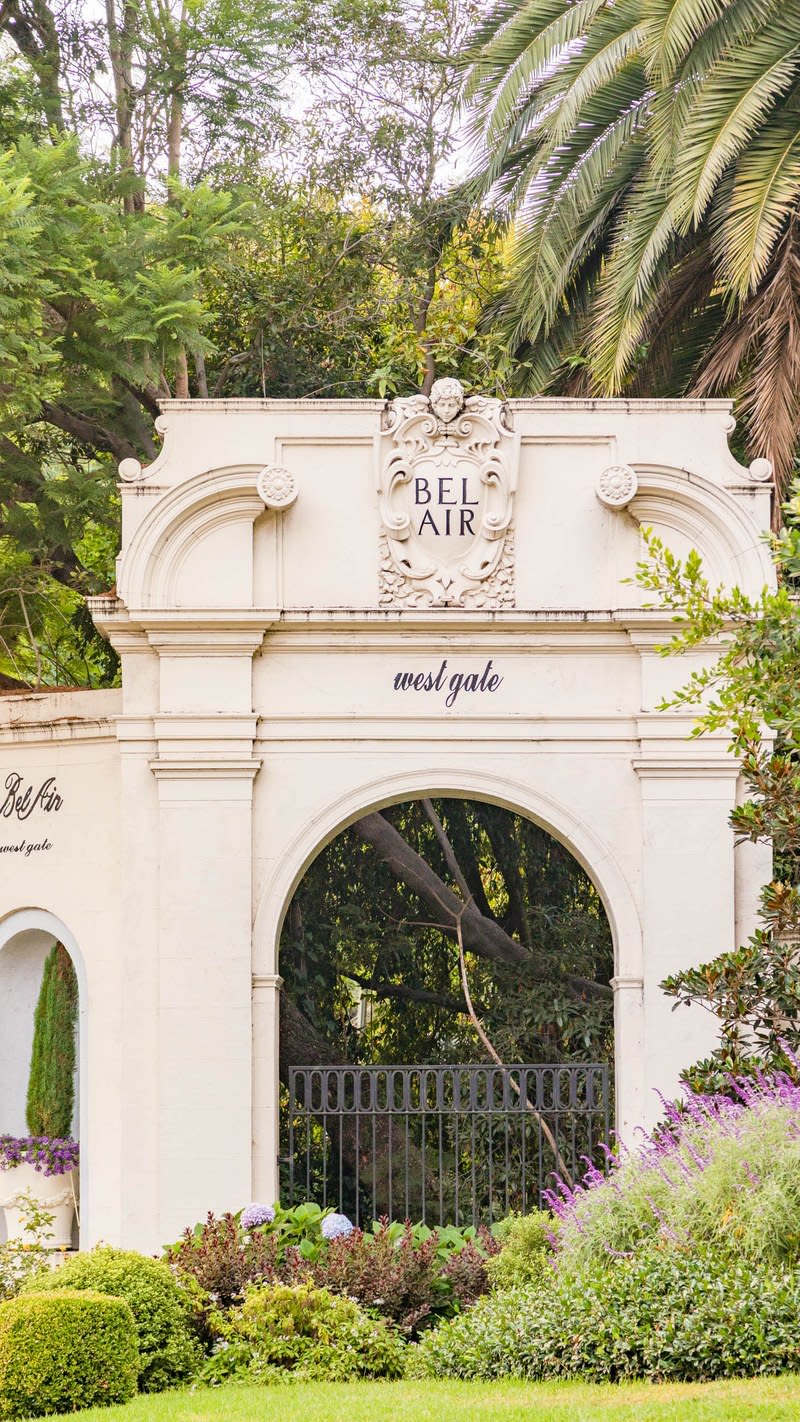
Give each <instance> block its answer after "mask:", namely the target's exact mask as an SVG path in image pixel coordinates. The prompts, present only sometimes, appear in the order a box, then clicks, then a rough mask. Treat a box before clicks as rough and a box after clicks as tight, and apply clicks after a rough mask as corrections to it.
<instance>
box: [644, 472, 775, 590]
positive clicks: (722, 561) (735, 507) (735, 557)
mask: <svg viewBox="0 0 800 1422" xmlns="http://www.w3.org/2000/svg"><path fill="white" fill-rule="evenodd" d="M633 467H634V468H635V470H636V474H637V477H638V481H639V487H638V491H637V493H636V494H635V496H634V497H633V498H632V499H631V501H630V503H628V504H627V506H626V507H627V512H628V513H629V514H630V515H631V516H632V518H634V519H635V521H636V522H637V523H638V524H639V525H640V527H642V528H651V529H652V530H653V532H654V533H655V534H657V535H658V537H659V538H661V539H662V541H663V542H664V544H665V545H666V547H667V548H669V549H670V551H671V552H672V553H674V554H675V556H676V557H678V558H685V556H686V554H687V553H688V552H689V551H690V549H696V551H697V552H698V553H699V554H700V556H701V558H702V560H703V569H704V573H705V576H706V578H707V579H708V581H709V583H710V584H711V585H712V587H716V586H718V585H720V584H723V585H724V586H726V587H733V586H734V585H735V586H737V587H740V588H742V589H744V590H745V591H746V592H750V593H758V592H759V591H760V589H761V588H762V587H764V585H765V584H766V585H767V586H770V587H771V586H774V583H775V569H774V566H773V564H772V560H771V558H770V555H769V548H768V545H767V543H766V541H765V540H764V538H763V536H762V535H761V534H760V533H759V531H758V529H757V527H756V525H755V524H754V521H753V518H752V515H751V513H750V512H749V510H748V509H747V507H746V506H745V507H742V504H741V502H740V500H739V499H737V498H736V497H735V496H734V495H733V494H731V493H730V492H729V490H727V489H724V488H721V487H720V485H719V484H715V483H713V482H712V481H711V480H710V479H706V478H704V477H703V476H702V475H700V474H694V473H690V472H689V471H687V470H685V469H672V468H668V467H666V466H663V465H658V464H636V465H634V466H633ZM748 492H754V491H753V490H752V489H751V490H748Z"/></svg>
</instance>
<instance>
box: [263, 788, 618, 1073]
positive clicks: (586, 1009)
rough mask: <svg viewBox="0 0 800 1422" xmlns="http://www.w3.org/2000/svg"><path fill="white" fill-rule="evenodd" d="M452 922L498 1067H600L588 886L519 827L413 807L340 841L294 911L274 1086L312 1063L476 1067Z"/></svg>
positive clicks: (600, 979)
mask: <svg viewBox="0 0 800 1422" xmlns="http://www.w3.org/2000/svg"><path fill="white" fill-rule="evenodd" d="M429 810H430V811H432V812H433V816H435V817H436V818H438V821H439V824H440V826H441V828H442V831H443V836H444V841H446V846H447V847H445V843H444V842H443V840H442V839H440V837H439V835H438V834H437V831H436V828H435V824H434V819H433V818H432V816H431V814H430V813H429ZM462 884H465V885H466V886H467V888H468V890H469V895H468V898H467V895H465V894H464V892H463V888H462V887H461V885H462ZM466 902H468V908H467V910H466V911H464V912H463V914H462V910H464V904H465V903H466ZM459 914H462V916H461V928H462V934H463V940H464V946H465V950H466V951H465V961H466V971H467V977H468V985H469V990H470V996H471V998H472V1000H473V1003H474V1005H475V1008H476V1011H477V1014H478V1016H479V1020H480V1022H481V1023H482V1026H483V1027H484V1029H485V1031H486V1032H487V1033H488V1035H489V1037H490V1039H491V1040H492V1043H493V1046H494V1047H495V1049H496V1050H497V1051H498V1052H499V1053H500V1055H501V1056H502V1058H503V1059H504V1060H505V1061H532V1062H536V1061H562V1060H563V1061H581V1060H583V1061H586V1060H598V1059H601V1058H603V1057H606V1056H608V1055H610V1053H611V1049H612V1041H613V1034H612V992H611V988H610V986H609V979H610V977H611V976H612V973H613V952H612V945H611V934H610V930H609V926H608V922H607V919H606V917H605V913H604V911H603V908H602V905H601V903H600V900H599V897H598V894H597V891H596V889H595V888H594V885H593V884H592V883H591V881H590V880H589V878H588V877H587V875H586V874H585V873H584V872H583V870H582V869H581V868H580V866H579V865H578V864H577V863H576V861H575V860H574V859H573V858H572V856H571V855H570V854H569V852H568V851H567V850H566V849H564V848H563V846H562V845H560V844H559V843H558V842H557V841H556V840H554V839H553V838H552V837H551V836H550V835H548V834H546V833H545V832H544V831H543V830H541V829H539V828H538V826H536V825H534V824H533V823H532V822H531V821H529V820H527V819H525V818H524V817H523V816H521V815H513V814H511V813H510V812H509V811H507V810H503V809H501V808H499V807H497V806H493V805H488V804H484V803H482V802H478V801H464V800H437V801H436V802H434V803H433V804H431V803H430V802H427V801H419V800H417V801H410V802H407V803H405V804H403V805H399V806H394V807H392V808H391V809H388V810H385V811H383V812H382V814H373V815H368V816H365V817H364V818H363V819H361V820H359V821H357V822H356V823H355V824H354V825H353V826H352V827H351V828H350V829H348V830H346V831H344V832H343V833H342V834H340V835H338V836H337V838H336V839H335V840H333V841H332V843H331V844H330V845H328V847H327V848H326V849H325V850H323V851H322V853H321V854H320V855H319V856H318V857H317V859H316V860H315V861H314V863H313V865H312V866H311V867H310V869H309V870H308V871H307V873H306V875H305V877H304V879H303V881H302V883H301V884H300V887H299V888H298V890H297V893H296V894H295V897H294V899H293V900H292V903H291V905H290V907H289V911H288V914H287V918H286V924H285V927H284V931H283V936H282V940H281V956H280V962H281V973H282V974H283V976H284V979H285V983H286V988H285V991H284V993H283V994H282V998H283V1003H282V1012H283V1014H284V1016H283V1021H282V1029H283V1030H282V1038H281V1053H282V1064H283V1068H284V1075H286V1070H287V1068H288V1067H289V1066H291V1065H297V1064H307V1063H309V1062H316V1061H320V1062H325V1061H329V1062H335V1061H343V1060H357V1061H363V1062H382V1061H383V1062H387V1061H406V1062H415V1061H445V1062H446V1061H453V1060H466V1061H469V1060H477V1061H483V1060H485V1059H486V1053H485V1049H484V1046H483V1044H482V1042H481V1040H480V1038H479V1036H478V1035H477V1033H476V1030H475V1025H474V1022H473V1021H472V1020H471V1018H470V1015H469V1013H468V1010H467V1003H466V1001H465V997H464V992H463V985H462V979H461V974H460V970H459V955H458V945H457V941H456V939H457V930H456V919H457V918H458V916H459ZM362 994H364V995H366V999H367V1003H368V1008H367V1010H366V1011H364V1012H363V1013H362V1016H361V1020H360V1022H359V1019H358V1013H357V1011H356V1008H355V1004H356V1000H357V999H358V998H359V996H360V995H362Z"/></svg>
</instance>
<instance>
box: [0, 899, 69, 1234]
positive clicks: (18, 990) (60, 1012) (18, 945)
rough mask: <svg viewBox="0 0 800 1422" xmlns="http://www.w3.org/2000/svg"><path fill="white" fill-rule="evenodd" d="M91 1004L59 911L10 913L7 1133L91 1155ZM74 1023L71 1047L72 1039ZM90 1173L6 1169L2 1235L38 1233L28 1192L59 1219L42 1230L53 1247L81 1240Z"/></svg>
mask: <svg viewBox="0 0 800 1422" xmlns="http://www.w3.org/2000/svg"><path fill="white" fill-rule="evenodd" d="M56 979H57V980H58V984H57V985H56V986H55V989H54V982H55V980H56ZM48 981H49V989H48V986H47V985H48ZM70 1000H71V1001H72V1003H73V1006H72V1007H71V1008H70V1007H69V1005H68V1004H69V1002H70ZM85 1002H86V994H85V981H84V966H83V960H82V957H81V955H80V953H79V951H78V950H77V946H76V944H75V941H74V939H73V937H72V935H71V934H70V932H69V930H68V929H67V928H66V926H65V925H64V924H63V923H61V921H60V920H59V919H57V918H56V917H55V916H54V915H53V914H50V913H47V912H45V911H43V910H39V909H25V910H20V911H17V912H14V913H12V914H10V915H8V916H7V917H6V918H4V919H2V920H0V1102H2V1116H1V1117H0V1133H2V1134H3V1135H8V1136H11V1137H12V1138H15V1139H16V1140H21V1141H25V1140H28V1139H29V1138H31V1137H39V1138H41V1137H46V1138H49V1139H58V1140H64V1139H66V1140H67V1141H68V1142H69V1141H71V1142H75V1143H78V1145H79V1151H80V1156H82V1155H83V1145H84V1141H83V1137H84V1134H85V1131H84V1123H85V1084H86V1072H85V1057H86V1031H85V1025H86V1014H85ZM73 1014H74V1015H73ZM37 1017H38V1018H39V1019H40V1020H39V1023H38V1026H37ZM70 1017H72V1021H70ZM70 1027H71V1030H72V1051H71V1053H70V1048H69V1044H68V1042H67V1037H68V1035H69V1030H70ZM70 1054H72V1055H73V1064H72V1068H71V1071H70V1070H69V1068H65V1070H67V1071H68V1073H69V1074H68V1076H66V1077H64V1078H63V1079H62V1078H61V1077H60V1072H61V1070H62V1066H63V1061H64V1059H65V1055H66V1058H67V1059H68V1058H69V1055H70ZM67 1117H69V1121H67ZM67 1153H69V1149H68V1151H67ZM20 1172H22V1173H20ZM18 1176H19V1178H17V1177H18ZM80 1178H81V1174H80V1166H78V1167H76V1168H75V1170H74V1171H69V1170H67V1171H65V1172H63V1173H59V1172H54V1173H53V1174H52V1175H50V1176H48V1175H45V1174H44V1173H43V1172H42V1171H40V1170H33V1169H32V1168H29V1167H26V1166H22V1167H19V1168H18V1169H17V1170H16V1171H9V1170H6V1171H4V1172H3V1174H2V1176H0V1181H2V1184H3V1186H4V1187H5V1188H4V1190H3V1201H4V1204H7V1206H8V1208H7V1210H0V1242H4V1241H5V1240H6V1239H7V1237H9V1234H11V1235H17V1234H18V1232H19V1230H20V1229H21V1230H23V1234H22V1235H21V1238H23V1240H24V1241H25V1242H26V1243H31V1242H33V1240H34V1238H35V1237H37V1236H36V1234H35V1232H34V1230H33V1229H32V1220H31V1216H30V1214H29V1213H28V1211H27V1207H26V1206H23V1209H22V1213H21V1215H20V1214H19V1213H18V1212H17V1210H16V1205H15V1204H14V1203H13V1202H14V1201H15V1200H16V1197H17V1195H18V1194H20V1195H22V1196H23V1198H25V1199H27V1197H28V1196H31V1197H33V1198H34V1199H35V1200H37V1201H38V1202H40V1208H41V1209H42V1211H43V1212H44V1214H45V1215H46V1216H49V1219H50V1222H49V1223H45V1224H44V1225H43V1226H42V1234H41V1238H42V1241H43V1242H44V1243H45V1244H46V1246H47V1247H49V1248H59V1249H63V1248H74V1249H77V1248H79V1247H80V1202H81V1191H80V1184H79V1181H80ZM85 1193H86V1192H85V1191H84V1200H85Z"/></svg>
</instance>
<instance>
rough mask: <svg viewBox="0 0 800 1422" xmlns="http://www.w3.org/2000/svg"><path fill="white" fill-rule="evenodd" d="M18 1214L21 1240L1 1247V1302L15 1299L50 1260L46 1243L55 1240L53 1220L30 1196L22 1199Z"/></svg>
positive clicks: (20, 1198) (21, 1197)
mask: <svg viewBox="0 0 800 1422" xmlns="http://www.w3.org/2000/svg"><path fill="white" fill-rule="evenodd" d="M19 1212H20V1215H21V1216H22V1222H23V1223H22V1236H21V1237H20V1238H19V1239H9V1240H8V1241H7V1242H6V1243H5V1244H2V1245H0V1302H2V1301H3V1300H5V1299H13V1298H15V1297H16V1295H17V1294H18V1293H19V1292H20V1290H21V1289H22V1288H23V1287H24V1285H25V1284H26V1283H27V1281H28V1279H30V1278H32V1277H33V1275H34V1274H37V1273H38V1272H39V1270H41V1269H44V1267H45V1265H46V1264H48V1262H49V1259H50V1254H49V1251H48V1249H47V1247H46V1245H45V1244H44V1240H46V1239H47V1238H48V1237H50V1238H52V1230H51V1228H50V1226H51V1225H52V1223H53V1216H52V1215H51V1214H49V1213H48V1211H47V1210H44V1209H42V1207H41V1205H40V1204H39V1203H38V1201H36V1200H34V1199H33V1198H32V1197H31V1196H30V1194H28V1196H27V1198H26V1197H25V1195H21V1196H20V1197H19Z"/></svg>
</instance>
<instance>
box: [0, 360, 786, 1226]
mask: <svg viewBox="0 0 800 1422" xmlns="http://www.w3.org/2000/svg"><path fill="white" fill-rule="evenodd" d="M448 401H452V402H453V403H452V404H451V405H448ZM437 402H438V403H437ZM453 411H455V412H456V413H455V414H453V413H452V412H453ZM732 427H733V421H732V419H731V416H730V407H729V405H728V403H727V402H724V401H631V402H627V401H582V400H550V399H541V400H518V401H512V402H510V403H509V404H508V406H506V407H504V408H502V409H501V408H500V406H499V403H498V402H494V401H486V400H482V399H479V398H477V397H475V398H474V399H473V400H471V401H467V402H466V405H465V406H463V407H462V400H461V394H460V391H459V390H455V391H454V390H453V389H452V388H450V389H449V391H448V390H447V389H446V390H444V391H441V390H440V391H439V392H438V395H436V394H435V398H434V407H433V409H431V407H430V405H429V403H428V402H427V401H426V400H425V399H424V398H423V397H419V396H418V397H412V398H411V400H408V401H402V402H395V406H394V407H393V408H387V407H386V406H385V405H384V404H383V402H380V401H313V402H311V401H260V400H241V401H191V402H190V401H177V400H173V401H168V402H166V404H165V406H164V412H163V414H162V416H161V417H160V418H159V420H158V421H157V429H158V431H159V433H160V434H161V435H162V436H163V437H164V444H163V449H162V452H161V454H160V455H159V457H158V459H157V460H156V461H155V463H154V464H152V465H151V466H150V467H149V468H146V469H144V470H142V469H141V468H140V466H139V465H138V464H137V463H136V461H133V460H127V461H125V462H124V464H123V466H122V467H121V469H120V473H121V476H122V480H123V482H122V486H121V487H122V495H123V536H122V551H121V554H120V558H119V566H118V579H117V595H115V596H109V597H107V598H102V599H96V600H95V601H94V604H93V613H94V616H95V620H96V621H97V623H98V625H99V626H100V627H101V628H102V629H103V630H104V631H106V632H107V634H108V635H109V637H110V638H111V640H112V641H113V643H114V645H115V646H116V647H117V649H118V651H119V652H120V654H121V656H122V664H123V676H122V690H121V691H100V692H72V693H67V692H55V693H46V694H38V693H37V694H30V695H16V694H15V695H8V696H5V697H3V698H2V700H1V701H0V746H2V770H1V771H0V796H2V797H4V799H2V800H0V807H2V814H0V949H2V950H3V951H2V952H0V1009H3V1010H7V1005H8V1003H9V1002H10V1001H11V995H10V989H11V986H12V981H13V978H14V972H15V969H14V963H15V962H16V961H21V959H20V957H19V955H20V953H21V952H22V949H21V948H20V945H21V944H23V945H24V942H25V941H30V938H29V935H30V933H31V931H32V930H33V931H35V932H36V933H40V932H50V933H51V934H52V935H53V936H54V937H55V936H60V937H61V938H62V941H64V942H65V943H66V944H67V946H68V947H69V948H70V951H72V952H73V953H74V956H75V957H76V961H77V962H78V965H79V973H80V975H81V1008H82V1034H81V1042H82V1056H83V1066H82V1099H81V1133H82V1170H81V1175H82V1181H81V1192H82V1243H83V1244H84V1245H87V1244H89V1243H91V1242H93V1241H95V1240H98V1239H105V1240H110V1241H113V1242H119V1243H123V1244H126V1245H129V1246H132V1247H136V1248H140V1249H144V1250H148V1251H150V1250H155V1249H157V1248H159V1246H160V1245H161V1244H162V1243H163V1242H164V1241H166V1240H169V1239H171V1238H174V1237H176V1235H177V1234H178V1233H179V1232H180V1230H181V1229H182V1228H183V1227H184V1226H185V1225H186V1224H188V1223H191V1222H193V1221H195V1220H197V1219H199V1218H201V1217H202V1216H203V1215H204V1214H205V1212H206V1211H207V1210H208V1209H214V1210H224V1209H226V1208H238V1207H239V1206H241V1205H242V1204H244V1203H245V1202H246V1201H247V1200H248V1199H250V1198H256V1199H263V1200H269V1199H272V1198H273V1197H274V1195H275V1193H276V1178H277V1095H278V1088H277V1010H278V994H279V991H280V977H279V972H280V964H279V963H278V961H277V944H278V938H279V933H280V927H281V923H282V919H283V915H284V913H285V911H286V907H287V904H288V901H289V899H290V897H291V894H292V892H293V890H294V888H295V886H296V885H297V883H298V881H299V880H300V878H301V876H302V874H303V872H304V870H305V868H306V867H307V865H308V864H309V862H310V860H311V859H312V858H313V857H314V855H315V854H316V853H317V852H318V851H319V849H320V848H321V846H322V845H323V844H324V843H325V842H326V841H327V840H329V839H330V838H332V837H333V836H334V835H335V834H336V833H337V832H338V831H339V830H340V829H341V828H343V826H344V825H346V824H347V823H349V822H350V821H352V820H354V819H356V818H358V817H359V816H360V815H361V814H363V813H364V812H365V811H366V810H369V809H373V808H376V807H380V806H382V805H386V804H389V803H391V802H393V801H398V800H402V799H405V798H407V797H409V796H412V795H415V794H437V793H439V794H450V795H464V796H473V797H484V798H486V799H489V800H492V801H495V802H497V803H499V804H502V805H506V806H508V807H509V808H512V809H515V810H518V811H521V812H523V813H525V814H528V815H530V816H531V817H532V818H533V819H535V820H536V821H537V822H538V823H540V824H542V825H543V826H545V827H546V828H547V829H549V830H550V831H551V832H552V833H553V834H555V835H556V836H557V837H558V838H559V839H561V840H562V841H563V842H564V843H565V844H566V845H567V846H568V847H569V848H570V849H571V851H572V852H573V853H574V854H575V855H576V857H577V858H578V859H579V860H580V862H581V863H582V864H583V865H584V867H585V868H586V869H587V871H588V872H589V873H590V874H591V876H592V878H593V879H594V882H595V883H596V885H597V887H598V889H599V892H600V893H601V895H602V897H603V901H604V903H605V906H606V909H607V911H608V916H609V919H610V922H611V926H612V930H613V935H614V943H615V953H616V967H615V977H614V988H615V1002H616V1008H615V1011H616V1018H615V1022H616V1079H617V1103H618V1117H619V1120H618V1124H619V1127H620V1129H621V1130H622V1132H623V1133H624V1134H626V1135H627V1136H628V1137H631V1135H632V1133H633V1131H634V1129H635V1127H636V1126H637V1125H639V1124H646V1123H647V1122H651V1121H652V1120H653V1119H654V1118H655V1117H656V1116H657V1114H658V1109H659V1107H658V1101H657V1098H656V1096H655V1089H656V1088H658V1089H660V1090H662V1091H665V1092H670V1091H672V1090H673V1089H674V1087H675V1083H676V1079H677V1075H678V1072H679V1070H680V1068H681V1067H682V1066H684V1065H685V1064H687V1063H688V1062H690V1061H691V1060H693V1059H694V1058H696V1057H697V1056H698V1055H700V1054H701V1053H704V1052H705V1051H706V1050H707V1048H708V1046H709V1044H710V1030H711V1029H710V1019H708V1018H707V1017H706V1015H705V1014H703V1013H702V1012H696V1013H695V1012H686V1011H682V1012H680V1013H678V1014H672V1012H671V1010H670V1004H669V1002H668V1001H667V999H666V998H665V997H664V996H663V994H662V993H661V992H660V989H659V987H658V984H659V982H660V980H661V979H662V978H663V977H664V975H665V974H666V973H668V972H671V971H675V970H676V969H678V968H679V967H681V966H683V965H685V964H688V963H691V962H696V961H700V960H703V959H706V958H708V957H710V956H712V955H713V954H715V953H717V952H719V951H721V950H723V949H725V948H729V947H731V946H732V945H733V943H734V942H735V941H737V940H741V939H742V937H743V936H744V935H746V934H747V933H748V932H749V931H750V929H751V927H752V920H753V916H754V911H755V905H756V899H757V890H758V886H759V884H760V882H761V881H762V880H763V878H765V877H766V874H767V865H766V861H765V857H764V855H763V853H761V851H758V850H753V849H750V848H739V849H737V850H734V845H733V836H732V834H731V832H730V830H729V828H728V824H727V819H728V815H729V813H730V810H731V808H732V806H733V804H734V803H735V798H736V795H737V779H738V777H737V769H736V765H735V763H734V762H733V761H732V760H731V759H730V757H729V756H728V755H727V753H726V750H725V746H724V743H723V742H720V741H715V740H713V739H705V740H700V741H698V740H692V741H690V740H689V739H687V735H688V731H689V729H690V718H689V717H687V716H685V715H683V714H678V713H674V712H671V713H662V712H659V711H658V710H657V706H658V703H659V701H660V700H661V698H662V696H663V695H664V693H665V692H666V691H668V690H669V688H670V687H672V686H674V685H677V684H678V683H679V682H680V681H682V680H683V679H684V678H685V677H686V675H687V674H688V672H689V670H690V667H691V665H692V662H690V661H689V660H688V659H684V660H683V661H680V662H674V661H665V660H664V659H663V658H662V657H660V656H659V654H658V652H657V650H656V648H657V645H658V644H659V643H660V642H662V641H663V640H664V639H665V635H666V633H667V631H668V628H669V623H668V620H667V619H665V618H664V616H663V615H661V614H659V613H658V612H656V611H652V610H647V609H644V608H643V607H642V605H641V597H640V594H639V593H638V591H637V590H636V589H635V588H634V587H632V586H631V585H630V583H629V582H627V581H625V580H627V579H630V577H631V575H632V573H633V571H634V568H635V564H636V561H637V559H638V558H639V556H640V555H641V532H640V528H641V526H642V525H646V526H652V527H653V528H654V529H655V530H656V531H657V532H659V533H660V534H661V535H662V537H663V538H664V540H665V541H666V542H667V543H668V545H669V546H670V547H671V548H672V549H673V551H675V552H676V553H678V554H682V553H685V551H686V550H687V549H688V548H690V547H696V548H697V549H698V550H699V551H700V553H701V554H702V556H703V558H704V560H705V563H706V566H707V569H708V572H709V575H710V577H711V578H712V580H715V581H720V582H725V583H728V584H732V583H738V584H739V585H741V586H744V587H746V588H747V589H749V590H750V591H753V590H756V589H758V588H760V587H761V586H762V585H763V583H765V582H768V581H770V579H771V576H772V573H771V568H770V563H769V558H768V554H767V550H766V548H765V545H764V542H763V533H764V531H765V530H766V529H767V528H768V526H769V510H770V489H769V487H768V485H767V484H766V483H765V481H764V475H765V472H766V473H768V472H769V471H768V470H767V471H765V470H764V469H763V468H762V467H760V466H759V465H757V466H754V467H753V469H752V470H748V469H746V468H743V467H742V466H740V465H739V464H737V463H736V461H735V460H734V459H733V457H732V455H731V454H730V452H729V449H728V446H727V436H728V434H729V433H730V430H731V429H732ZM448 510H454V512H452V513H450V514H448ZM461 510H464V511H465V512H464V513H463V514H462V512H461ZM426 512H427V513H429V514H430V517H429V518H427V519H426V518H425V515H426ZM448 527H449V533H448V531H447V530H448ZM442 550H445V551H442ZM694 660H695V664H696V661H697V659H694ZM445 662H446V666H445V667H443V663H445ZM489 663H491V667H489V665H488V664H489ZM448 703H449V704H448ZM8 777H11V785H12V790H14V787H16V790H15V793H13V794H12V795H11V799H10V800H9V791H8V785H9V779H8ZM15 777H19V780H18V781H17V780H16V779H15ZM4 786H5V787H6V788H5V789H3V787H4ZM29 786H30V787H31V793H30V796H29V798H28V800H27V801H26V800H25V793H26V791H27V787H29ZM42 787H46V788H44V789H42ZM56 802H58V803H56ZM9 806H10V808H9ZM22 934H25V935H28V939H27V940H23V938H21V937H20V935H22ZM35 941H36V942H37V943H41V941H42V940H40V939H38V938H37V939H36V940H35ZM6 952H7V953H8V954H9V955H10V956H9V958H8V960H7V961H6V960H5V958H4V954H5V953H6ZM15 955H16V956H15ZM30 996H31V991H30V986H29V985H28V986H25V988H24V992H22V993H21V994H20V995H19V998H18V999H17V997H15V998H14V1002H15V1003H17V1001H18V1003H19V1006H18V1009H17V1010H18V1011H19V1012H20V1013H22V1012H23V1011H25V1012H27V1010H28V1006H27V1003H28V999H29V998H30ZM23 1001H24V1003H25V1006H24V1008H23V1006H22V1004H23ZM26 1031H27V1028H24V1027H23V1026H21V1025H20V1024H19V1022H17V1021H15V1022H14V1024H13V1026H12V1025H10V1024H9V1022H8V1018H7V1016H5V1017H4V1018H3V1021H2V1024H0V1033H2V1037H3V1047H2V1050H0V1091H1V1092H2V1097H0V1130H6V1129H7V1130H15V1129H18V1128H19V1125H20V1122H19V1119H18V1117H19V1090H20V1081H21V1079H22V1077H23V1075H24V1070H25V1068H24V1066H23V1065H22V1064H21V1062H20V1055H21V1054H22V1053H23V1052H24V1043H23V1039H24V1038H25V1033H26ZM14 1044H16V1045H14Z"/></svg>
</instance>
